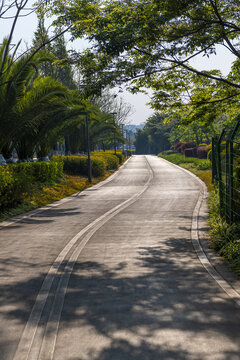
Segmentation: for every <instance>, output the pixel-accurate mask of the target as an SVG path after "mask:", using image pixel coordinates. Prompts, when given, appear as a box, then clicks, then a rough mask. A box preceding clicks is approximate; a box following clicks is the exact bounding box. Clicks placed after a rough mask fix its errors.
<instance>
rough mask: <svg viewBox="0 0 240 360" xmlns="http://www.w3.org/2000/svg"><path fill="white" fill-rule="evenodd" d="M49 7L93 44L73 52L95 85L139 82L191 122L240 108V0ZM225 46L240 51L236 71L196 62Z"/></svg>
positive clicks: (162, 105)
mask: <svg viewBox="0 0 240 360" xmlns="http://www.w3.org/2000/svg"><path fill="white" fill-rule="evenodd" d="M47 5H48V9H49V11H50V12H51V14H54V15H56V16H58V22H59V24H61V25H62V24H63V23H65V24H69V23H74V25H75V26H74V27H73V32H72V35H73V38H78V37H80V38H82V37H83V36H85V37H87V39H88V40H90V41H92V42H93V43H94V46H93V47H91V49H88V50H86V51H85V52H82V53H81V54H76V53H74V57H73V61H75V62H76V63H77V64H78V66H79V67H80V68H81V69H82V72H83V74H84V78H85V79H87V80H89V79H91V78H92V74H93V73H94V75H95V76H94V80H95V81H94V84H95V86H97V85H100V84H101V85H106V84H114V85H115V84H116V83H119V82H126V81H131V80H132V84H131V86H130V87H131V88H132V91H133V92H137V91H139V90H141V89H142V90H143V89H144V88H146V87H149V88H151V89H153V96H152V105H153V106H154V108H155V109H156V110H163V109H164V111H165V110H166V108H167V107H168V109H170V110H171V111H170V112H171V113H174V112H178V110H179V109H180V110H181V111H182V109H184V112H185V120H186V121H188V122H192V121H196V120H197V119H202V120H204V122H205V123H211V122H213V121H214V120H215V119H216V118H217V117H218V116H219V114H222V113H224V112H225V111H226V110H227V111H228V112H229V113H230V112H235V110H237V111H239V110H238V102H239V101H238V100H239V97H240V91H239V89H240V86H239V66H240V65H239V64H240V52H239V47H238V39H239V34H240V20H239V16H238V14H239V1H238V0H231V1H228V2H226V1H223V0H220V1H207V0H204V1H195V0H191V1H182V0H177V1H175V0H174V1H173V0H161V1H160V0H159V1H155V0H150V1H145V0H136V1H135V0H134V1H132V0H130V1H129V0H125V1H120V0H112V1H105V2H98V1H95V0H90V1H88V2H85V1H83V2H82V1H81V2H79V1H77V0H74V1H72V2H71V5H72V6H71V7H67V6H66V5H65V2H64V1H61V0H56V1H54V0H52V1H48V2H47ZM219 44H220V45H223V46H224V47H225V48H227V49H228V50H229V51H230V53H231V55H232V54H234V55H235V56H236V60H235V62H234V65H233V67H232V70H231V72H230V74H228V75H227V76H224V75H223V74H221V73H220V72H219V71H217V70H214V69H213V70H211V71H204V70H202V71H201V70H199V69H198V68H194V67H193V66H192V65H190V62H189V60H190V59H191V60H192V58H194V57H200V58H201V57H202V56H210V55H212V54H215V53H216V51H217V46H219ZM226 44H227V45H226ZM213 63H214V62H213ZM191 64H192V63H191ZM109 69H110V71H109ZM106 70H107V71H106Z"/></svg>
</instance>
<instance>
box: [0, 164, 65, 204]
mask: <svg viewBox="0 0 240 360" xmlns="http://www.w3.org/2000/svg"><path fill="white" fill-rule="evenodd" d="M62 175H63V163H62V162H61V161H57V162H56V161H50V162H39V163H21V164H11V165H6V166H0V209H1V210H3V209H8V208H11V207H13V206H15V205H17V204H19V203H21V202H22V201H23V199H24V196H25V194H26V193H31V192H32V191H33V189H34V186H35V184H37V183H40V184H41V183H42V184H43V183H47V182H53V181H56V180H58V179H59V178H60V177H61V176H62Z"/></svg>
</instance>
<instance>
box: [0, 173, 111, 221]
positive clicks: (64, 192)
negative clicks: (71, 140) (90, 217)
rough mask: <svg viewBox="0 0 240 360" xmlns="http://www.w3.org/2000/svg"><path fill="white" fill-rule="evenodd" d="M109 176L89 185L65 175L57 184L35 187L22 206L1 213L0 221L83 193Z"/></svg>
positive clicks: (82, 180) (84, 179) (85, 179)
mask: <svg viewBox="0 0 240 360" xmlns="http://www.w3.org/2000/svg"><path fill="white" fill-rule="evenodd" d="M111 174H112V172H111V171H106V173H105V175H104V176H102V177H98V178H93V179H92V183H91V184H90V183H89V182H88V179H87V177H84V176H70V175H65V176H64V178H62V179H61V181H60V182H58V183H55V184H48V185H44V186H39V187H36V188H35V191H34V193H32V194H30V195H29V194H25V196H24V199H23V203H22V204H20V205H18V206H16V207H15V208H13V209H9V210H7V211H5V212H1V213H0V221H4V220H7V219H9V218H11V217H14V216H17V215H20V214H23V213H25V212H28V211H31V210H34V209H37V208H39V207H41V206H44V205H48V204H51V203H53V202H55V201H58V200H61V199H63V198H65V197H67V196H70V195H73V194H75V193H77V192H79V191H83V190H85V189H87V188H89V187H91V186H93V185H95V184H97V183H99V182H100V181H103V180H105V179H106V178H108V177H109V176H110V175H111Z"/></svg>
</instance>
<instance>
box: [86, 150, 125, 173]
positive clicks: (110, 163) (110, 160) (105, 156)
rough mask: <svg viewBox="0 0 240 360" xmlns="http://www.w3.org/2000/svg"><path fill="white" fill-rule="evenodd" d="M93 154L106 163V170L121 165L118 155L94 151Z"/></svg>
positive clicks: (114, 168)
mask: <svg viewBox="0 0 240 360" xmlns="http://www.w3.org/2000/svg"><path fill="white" fill-rule="evenodd" d="M91 156H92V157H93V158H94V157H97V158H98V159H102V160H103V161H104V163H105V166H106V170H116V169H117V168H118V166H119V158H118V156H116V155H114V154H112V153H108V152H100V151H99V152H93V153H92V154H91Z"/></svg>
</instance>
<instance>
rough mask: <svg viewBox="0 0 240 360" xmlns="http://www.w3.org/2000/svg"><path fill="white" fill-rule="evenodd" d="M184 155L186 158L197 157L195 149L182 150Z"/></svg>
mask: <svg viewBox="0 0 240 360" xmlns="http://www.w3.org/2000/svg"><path fill="white" fill-rule="evenodd" d="M184 155H185V156H186V157H197V148H186V149H185V150H184Z"/></svg>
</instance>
